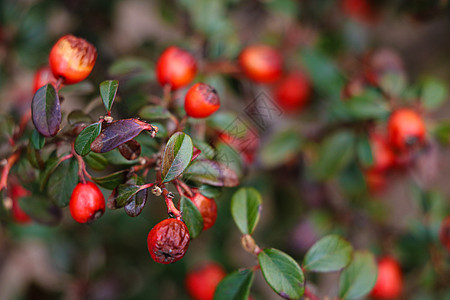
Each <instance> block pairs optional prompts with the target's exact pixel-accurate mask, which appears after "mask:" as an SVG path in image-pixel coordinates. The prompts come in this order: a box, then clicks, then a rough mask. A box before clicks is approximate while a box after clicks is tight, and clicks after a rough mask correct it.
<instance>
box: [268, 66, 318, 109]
mask: <svg viewBox="0 0 450 300" xmlns="http://www.w3.org/2000/svg"><path fill="white" fill-rule="evenodd" d="M274 96H275V100H276V101H277V103H278V104H279V105H280V106H281V108H283V109H284V110H285V111H286V112H295V111H298V110H301V109H302V108H303V107H304V106H305V105H306V103H308V101H309V98H310V97H311V83H310V81H309V79H308V77H307V76H306V75H305V74H304V73H302V72H299V71H295V72H292V73H290V74H288V75H287V76H286V77H284V78H283V79H282V80H281V82H280V83H279V84H278V85H277V87H276V88H275V92H274Z"/></svg>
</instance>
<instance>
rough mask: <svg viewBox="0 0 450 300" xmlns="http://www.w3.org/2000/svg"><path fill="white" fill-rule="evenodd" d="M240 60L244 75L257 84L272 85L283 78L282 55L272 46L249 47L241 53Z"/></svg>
mask: <svg viewBox="0 0 450 300" xmlns="http://www.w3.org/2000/svg"><path fill="white" fill-rule="evenodd" d="M238 60H239V64H240V66H241V68H242V70H243V71H244V74H245V75H246V76H247V77H248V78H250V79H251V80H253V81H255V82H259V83H270V82H275V81H277V80H278V79H279V78H280V77H281V73H282V69H283V60H282V58H281V54H280V53H279V52H278V50H276V49H275V48H272V47H270V46H267V45H254V46H248V47H246V48H245V49H244V50H243V51H242V52H241V54H240V55H239V58H238Z"/></svg>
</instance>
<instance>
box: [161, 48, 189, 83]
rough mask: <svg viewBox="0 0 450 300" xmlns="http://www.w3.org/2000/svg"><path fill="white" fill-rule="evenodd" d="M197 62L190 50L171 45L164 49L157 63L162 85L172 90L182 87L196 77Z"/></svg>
mask: <svg viewBox="0 0 450 300" xmlns="http://www.w3.org/2000/svg"><path fill="white" fill-rule="evenodd" d="M196 74H197V62H196V61H195V58H194V56H192V54H190V53H189V52H187V51H185V50H183V49H180V48H178V47H174V46H171V47H169V48H167V49H166V50H164V52H163V53H162V54H161V56H160V57H159V58H158V62H157V63H156V78H157V79H158V82H159V84H160V85H161V86H165V85H169V86H170V88H171V89H172V90H177V89H179V88H182V87H184V86H186V85H188V84H189V83H191V82H192V80H193V79H194V78H195V75H196Z"/></svg>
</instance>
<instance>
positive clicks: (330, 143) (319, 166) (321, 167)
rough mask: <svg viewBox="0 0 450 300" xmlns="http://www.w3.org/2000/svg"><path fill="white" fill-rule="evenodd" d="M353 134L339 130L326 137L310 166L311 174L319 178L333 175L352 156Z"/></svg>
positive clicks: (322, 178) (345, 164) (343, 166)
mask: <svg viewBox="0 0 450 300" xmlns="http://www.w3.org/2000/svg"><path fill="white" fill-rule="evenodd" d="M354 140H355V136H354V134H353V133H352V132H350V131H339V132H337V133H334V134H333V135H331V136H329V137H327V138H326V139H325V140H324V141H323V142H322V145H321V146H320V149H319V157H318V158H317V160H316V162H315V163H314V164H313V166H312V172H313V175H314V176H315V177H316V178H317V179H320V180H324V179H328V178H331V177H333V176H334V175H335V174H336V173H337V172H339V171H340V170H342V169H343V168H345V167H346V166H347V164H348V163H349V162H350V161H351V160H352V158H353V152H354Z"/></svg>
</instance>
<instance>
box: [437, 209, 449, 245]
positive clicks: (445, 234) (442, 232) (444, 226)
mask: <svg viewBox="0 0 450 300" xmlns="http://www.w3.org/2000/svg"><path fill="white" fill-rule="evenodd" d="M439 240H440V241H441V243H442V245H443V246H444V247H445V248H447V251H449V252H450V216H447V217H446V218H445V219H444V220H443V221H442V223H441V228H440V229H439Z"/></svg>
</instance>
